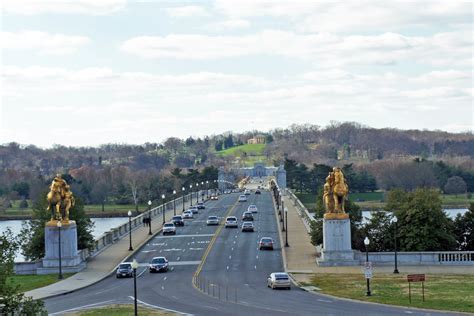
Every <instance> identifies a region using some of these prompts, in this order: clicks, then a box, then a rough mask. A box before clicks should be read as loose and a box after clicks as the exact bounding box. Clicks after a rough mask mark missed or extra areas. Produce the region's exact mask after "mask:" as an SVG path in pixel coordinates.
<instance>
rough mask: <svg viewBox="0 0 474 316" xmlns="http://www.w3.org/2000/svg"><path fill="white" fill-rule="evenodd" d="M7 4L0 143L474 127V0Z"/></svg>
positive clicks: (57, 0)
mask: <svg viewBox="0 0 474 316" xmlns="http://www.w3.org/2000/svg"><path fill="white" fill-rule="evenodd" d="M2 3H3V8H2V24H1V25H2V30H1V37H0V45H1V48H2V60H1V74H2V86H1V94H2V98H1V101H2V103H1V106H0V143H6V142H10V141H16V142H19V143H21V144H35V145H37V146H41V147H49V146H51V145H52V144H62V145H70V146H96V145H99V144H103V143H110V142H113V143H134V144H141V143H145V142H161V141H163V140H164V139H166V138H168V137H170V136H176V137H181V138H185V137H188V136H190V135H192V136H203V135H211V134H219V133H222V132H225V131H235V132H241V131H246V130H252V129H260V130H269V129H272V128H276V127H287V126H289V125H291V124H293V123H312V124H317V125H320V126H325V125H327V124H328V123H329V122H330V121H355V122H359V123H362V124H365V125H368V126H372V127H376V128H381V127H395V128H400V129H430V130H434V129H439V130H446V131H450V132H461V131H469V130H471V131H472V130H474V127H473V125H474V124H473V121H474V105H473V94H474V89H473V31H472V27H473V15H474V13H473V3H472V1H470V2H458V1H439V2H437V1H420V2H415V1H402V2H398V1H344V2H340V3H337V2H334V1H330V2H329V1H328V2H325V1H299V0H288V1H276V0H235V1H224V0H215V1H211V0H209V1H190V0H189V1H186V0H178V1H172V0H133V1H127V0H71V1H67V0H2Z"/></svg>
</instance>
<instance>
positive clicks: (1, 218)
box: [0, 211, 141, 221]
mask: <svg viewBox="0 0 474 316" xmlns="http://www.w3.org/2000/svg"><path fill="white" fill-rule="evenodd" d="M127 213H128V211H127V212H104V213H102V212H100V213H99V212H88V213H87V215H89V217H90V218H112V217H128V214H127ZM138 214H141V212H138V213H135V212H134V214H133V216H137V215H138ZM32 218H33V217H32V216H31V214H30V215H5V214H0V221H10V220H24V221H26V220H30V219H32Z"/></svg>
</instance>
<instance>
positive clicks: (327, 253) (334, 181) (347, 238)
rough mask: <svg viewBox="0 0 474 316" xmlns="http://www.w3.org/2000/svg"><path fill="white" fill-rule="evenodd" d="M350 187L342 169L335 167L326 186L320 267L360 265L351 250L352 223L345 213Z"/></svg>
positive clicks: (328, 177) (327, 179)
mask: <svg viewBox="0 0 474 316" xmlns="http://www.w3.org/2000/svg"><path fill="white" fill-rule="evenodd" d="M348 193H349V187H348V186H347V183H346V182H345V179H344V174H343V173H342V170H341V168H338V167H334V168H333V171H332V172H330V173H329V175H328V176H327V178H326V183H325V184H324V193H323V202H324V207H325V210H326V212H325V213H324V218H323V250H322V252H321V258H320V259H317V262H318V265H320V266H350V265H358V264H359V262H358V261H356V260H354V251H353V250H352V248H351V223H350V220H349V214H347V213H346V212H345V200H346V198H347V195H348Z"/></svg>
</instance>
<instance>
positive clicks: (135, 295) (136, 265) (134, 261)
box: [132, 259, 138, 316]
mask: <svg viewBox="0 0 474 316" xmlns="http://www.w3.org/2000/svg"><path fill="white" fill-rule="evenodd" d="M137 268H138V262H137V259H133V261H132V269H133V298H134V301H135V302H134V303H135V304H134V307H135V309H134V310H135V316H137V315H138V309H137Z"/></svg>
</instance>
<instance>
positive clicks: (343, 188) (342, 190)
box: [333, 167, 349, 213]
mask: <svg viewBox="0 0 474 316" xmlns="http://www.w3.org/2000/svg"><path fill="white" fill-rule="evenodd" d="M333 173H334V187H333V198H334V212H335V213H345V210H344V205H345V200H346V197H347V193H349V187H348V186H347V184H346V182H345V180H344V175H343V174H342V170H341V168H337V167H334V168H333Z"/></svg>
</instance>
